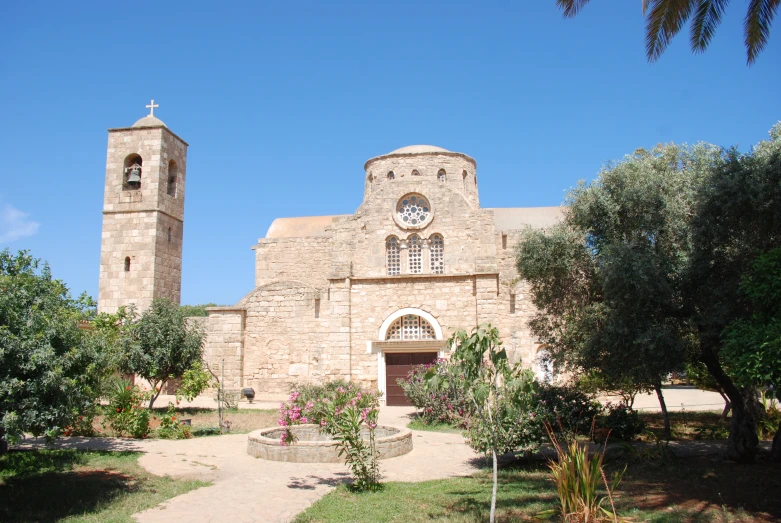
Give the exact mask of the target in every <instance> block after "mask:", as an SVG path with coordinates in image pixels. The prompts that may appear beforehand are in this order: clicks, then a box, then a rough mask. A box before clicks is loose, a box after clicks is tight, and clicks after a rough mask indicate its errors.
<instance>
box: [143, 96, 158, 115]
mask: <svg viewBox="0 0 781 523" xmlns="http://www.w3.org/2000/svg"><path fill="white" fill-rule="evenodd" d="M146 107H147V109H149V116H154V115H155V107H160V104H155V100H154V98H152V102H151V103H150V104H149V105H147V106H146Z"/></svg>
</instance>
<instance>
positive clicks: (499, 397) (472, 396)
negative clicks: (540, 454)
mask: <svg viewBox="0 0 781 523" xmlns="http://www.w3.org/2000/svg"><path fill="white" fill-rule="evenodd" d="M448 345H450V346H451V347H454V348H455V352H454V353H453V356H452V358H451V359H452V360H453V362H454V363H455V364H456V365H458V368H459V370H460V379H462V380H463V382H464V390H465V392H466V400H467V402H469V403H471V404H472V406H473V407H474V410H473V415H472V416H471V418H470V420H469V427H468V431H467V442H468V443H469V445H470V446H471V447H472V448H474V449H475V450H478V451H481V452H485V453H486V454H489V455H490V456H491V457H492V458H493V469H494V474H493V481H494V485H493V493H492V496H491V513H490V521H491V523H493V521H494V518H495V516H496V496H497V488H498V475H497V474H498V463H497V454H503V453H505V452H510V451H521V452H531V451H533V450H536V449H537V448H538V447H539V440H540V438H539V436H538V435H537V434H535V431H534V427H535V426H536V425H537V424H536V423H535V422H534V413H533V412H532V409H533V405H534V392H535V389H536V383H535V381H534V375H533V373H532V372H531V371H530V370H528V369H523V368H522V367H521V365H520V363H518V364H516V365H510V363H509V361H508V360H507V352H506V351H505V350H504V349H503V348H502V347H501V345H502V341H501V338H500V336H499V329H497V328H496V327H492V326H491V325H488V324H484V325H479V326H477V327H475V329H474V330H473V331H472V332H471V333H467V332H466V331H464V330H458V331H456V332H455V333H454V334H453V336H451V338H450V339H449V340H448ZM426 379H427V381H428V382H429V385H428V386H429V387H430V388H431V389H432V390H437V389H438V388H439V387H445V388H447V387H449V384H448V383H446V382H447V380H448V377H447V376H440V375H439V374H438V373H437V372H436V370H435V369H433V368H432V369H429V370H428V373H427V376H426Z"/></svg>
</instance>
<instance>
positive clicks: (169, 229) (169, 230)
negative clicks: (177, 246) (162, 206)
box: [168, 227, 171, 243]
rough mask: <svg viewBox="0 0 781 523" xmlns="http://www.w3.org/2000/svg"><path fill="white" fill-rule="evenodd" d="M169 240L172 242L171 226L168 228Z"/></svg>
mask: <svg viewBox="0 0 781 523" xmlns="http://www.w3.org/2000/svg"><path fill="white" fill-rule="evenodd" d="M168 242H169V243H170V242H171V228H170V227H169V228H168Z"/></svg>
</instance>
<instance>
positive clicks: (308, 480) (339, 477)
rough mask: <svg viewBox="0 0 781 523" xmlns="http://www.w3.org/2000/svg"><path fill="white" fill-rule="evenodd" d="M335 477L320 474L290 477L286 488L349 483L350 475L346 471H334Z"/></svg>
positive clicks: (308, 488)
mask: <svg viewBox="0 0 781 523" xmlns="http://www.w3.org/2000/svg"><path fill="white" fill-rule="evenodd" d="M334 476H336V477H328V478H323V477H320V476H313V475H310V476H305V477H303V478H290V482H289V483H288V484H287V488H293V489H300V490H314V489H315V488H317V486H318V485H328V486H329V487H338V486H339V485H341V484H342V483H349V482H350V481H349V480H350V475H349V474H348V473H346V472H336V473H334Z"/></svg>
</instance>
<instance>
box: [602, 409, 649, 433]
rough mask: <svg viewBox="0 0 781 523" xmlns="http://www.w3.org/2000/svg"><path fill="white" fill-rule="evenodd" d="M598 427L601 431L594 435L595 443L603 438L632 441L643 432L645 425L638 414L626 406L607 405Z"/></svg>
mask: <svg viewBox="0 0 781 523" xmlns="http://www.w3.org/2000/svg"><path fill="white" fill-rule="evenodd" d="M598 427H599V428H601V429H603V430H601V431H599V432H598V433H595V438H594V439H595V441H599V440H604V438H605V437H610V438H614V439H620V440H622V441H632V440H634V439H635V438H636V437H637V436H638V435H639V434H640V433H641V432H643V431H644V430H645V423H643V421H642V420H641V419H640V415H639V414H638V412H637V411H636V410H633V409H631V408H630V407H628V406H627V405H624V404H623V403H607V404H606V405H605V410H604V413H603V415H602V416H601V417H600V418H599V421H598ZM608 434H609V436H608Z"/></svg>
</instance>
